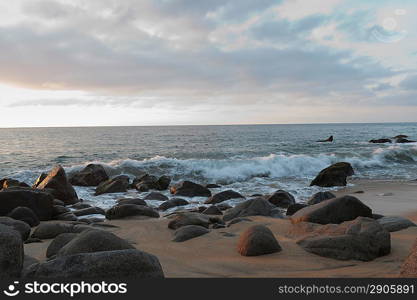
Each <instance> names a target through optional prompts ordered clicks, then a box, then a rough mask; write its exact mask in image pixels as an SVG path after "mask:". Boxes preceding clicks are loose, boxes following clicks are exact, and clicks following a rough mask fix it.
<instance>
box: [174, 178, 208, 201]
mask: <svg viewBox="0 0 417 300" xmlns="http://www.w3.org/2000/svg"><path fill="white" fill-rule="evenodd" d="M171 194H174V195H176V196H183V197H211V192H210V190H209V189H208V188H206V187H204V186H202V185H200V184H197V183H194V182H191V181H183V182H181V183H179V184H177V185H174V186H172V187H171Z"/></svg>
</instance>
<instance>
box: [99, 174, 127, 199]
mask: <svg viewBox="0 0 417 300" xmlns="http://www.w3.org/2000/svg"><path fill="white" fill-rule="evenodd" d="M128 187H129V177H128V176H125V175H120V176H116V177H114V178H111V179H108V180H106V181H103V182H102V183H100V184H99V185H98V186H97V188H96V192H95V194H94V195H96V196H98V195H101V194H108V193H124V192H126V191H127V189H128Z"/></svg>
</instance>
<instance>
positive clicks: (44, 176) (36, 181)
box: [32, 172, 48, 188]
mask: <svg viewBox="0 0 417 300" xmlns="http://www.w3.org/2000/svg"><path fill="white" fill-rule="evenodd" d="M46 177H48V173H44V172H42V173H41V175H39V177H38V178H36V180H35V182H34V183H33V185H32V188H37V187H38V185H40V184H41V182H42V181H43V180H44V179H45V178H46Z"/></svg>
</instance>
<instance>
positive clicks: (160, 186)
mask: <svg viewBox="0 0 417 300" xmlns="http://www.w3.org/2000/svg"><path fill="white" fill-rule="evenodd" d="M170 183H171V177H169V176H161V177H159V179H158V181H157V182H156V189H157V190H160V191H163V190H166V189H168V187H169V185H170Z"/></svg>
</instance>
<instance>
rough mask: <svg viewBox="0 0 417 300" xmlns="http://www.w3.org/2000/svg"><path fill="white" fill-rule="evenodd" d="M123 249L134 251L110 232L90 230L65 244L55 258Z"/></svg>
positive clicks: (124, 241)
mask: <svg viewBox="0 0 417 300" xmlns="http://www.w3.org/2000/svg"><path fill="white" fill-rule="evenodd" d="M124 249H135V247H133V246H132V245H131V244H130V243H128V242H127V241H126V240H124V239H121V238H119V237H118V236H117V235H115V234H113V233H111V232H108V231H104V230H98V229H92V230H85V231H83V232H81V233H80V234H78V235H77V236H76V237H75V238H73V239H72V240H71V241H69V242H68V243H67V244H65V245H64V246H63V247H62V248H61V249H60V250H59V252H58V253H57V256H66V255H73V254H80V253H92V252H99V251H113V250H124Z"/></svg>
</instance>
